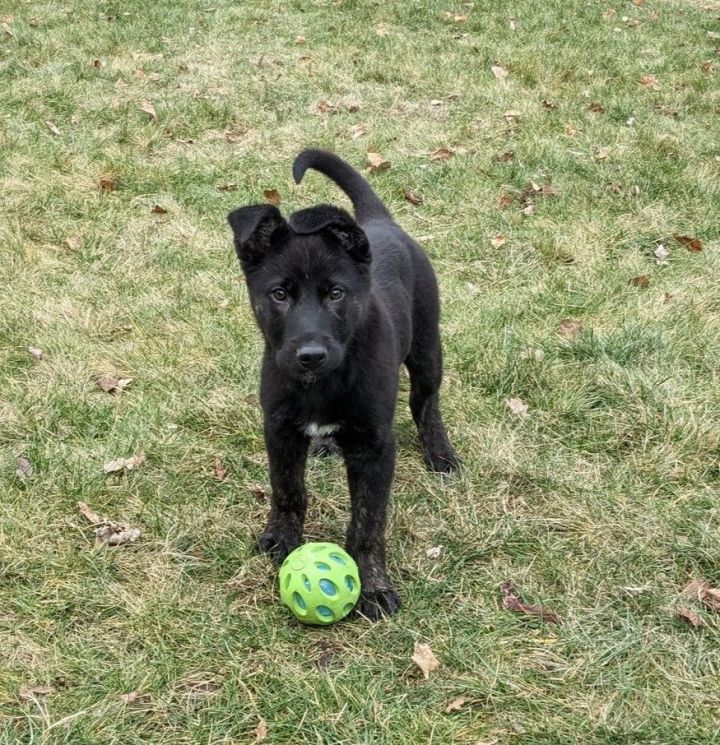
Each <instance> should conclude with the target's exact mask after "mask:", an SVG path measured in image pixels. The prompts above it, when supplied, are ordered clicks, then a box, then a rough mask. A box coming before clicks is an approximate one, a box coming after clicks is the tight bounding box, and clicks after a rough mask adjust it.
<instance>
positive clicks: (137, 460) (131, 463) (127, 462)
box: [103, 453, 145, 473]
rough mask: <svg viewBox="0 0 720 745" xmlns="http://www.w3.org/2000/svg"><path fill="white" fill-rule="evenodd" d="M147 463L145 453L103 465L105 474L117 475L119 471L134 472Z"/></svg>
mask: <svg viewBox="0 0 720 745" xmlns="http://www.w3.org/2000/svg"><path fill="white" fill-rule="evenodd" d="M144 462H145V455H144V453H139V454H138V455H132V456H130V457H129V458H117V459H116V460H111V461H108V462H107V463H105V464H104V465H103V471H105V473H117V472H118V471H132V470H133V469H134V468H137V467H138V466H140V465H142V464H143V463H144Z"/></svg>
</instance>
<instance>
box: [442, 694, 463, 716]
mask: <svg viewBox="0 0 720 745" xmlns="http://www.w3.org/2000/svg"><path fill="white" fill-rule="evenodd" d="M467 702H468V699H467V696H458V697H457V698H454V699H453V700H452V701H451V702H450V703H449V704H448V705H447V706H446V707H445V711H446V712H447V713H448V714H449V713H450V712H451V711H460V709H462V707H463V706H465V704H466V703H467Z"/></svg>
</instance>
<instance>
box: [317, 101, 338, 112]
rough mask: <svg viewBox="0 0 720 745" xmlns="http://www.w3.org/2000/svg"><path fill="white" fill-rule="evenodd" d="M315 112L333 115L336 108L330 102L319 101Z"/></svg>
mask: <svg viewBox="0 0 720 745" xmlns="http://www.w3.org/2000/svg"><path fill="white" fill-rule="evenodd" d="M317 110H318V111H319V112H320V113H321V114H334V113H335V112H336V111H337V106H335V104H332V103H330V101H320V103H319V104H318V105H317Z"/></svg>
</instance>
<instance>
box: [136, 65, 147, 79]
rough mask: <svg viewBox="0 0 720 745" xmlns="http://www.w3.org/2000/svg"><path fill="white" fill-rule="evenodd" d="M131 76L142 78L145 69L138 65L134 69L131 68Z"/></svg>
mask: <svg viewBox="0 0 720 745" xmlns="http://www.w3.org/2000/svg"><path fill="white" fill-rule="evenodd" d="M133 77H134V78H138V79H139V80H142V79H143V78H146V77H147V73H146V72H145V70H141V69H140V68H139V67H138V68H137V69H136V70H133Z"/></svg>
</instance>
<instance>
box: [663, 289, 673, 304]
mask: <svg viewBox="0 0 720 745" xmlns="http://www.w3.org/2000/svg"><path fill="white" fill-rule="evenodd" d="M674 297H675V295H673V294H672V293H671V292H666V293H665V294H664V295H663V302H664V303H669V302H670V301H671V300H672V299H673V298H674Z"/></svg>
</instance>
